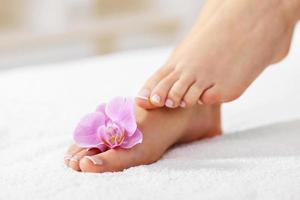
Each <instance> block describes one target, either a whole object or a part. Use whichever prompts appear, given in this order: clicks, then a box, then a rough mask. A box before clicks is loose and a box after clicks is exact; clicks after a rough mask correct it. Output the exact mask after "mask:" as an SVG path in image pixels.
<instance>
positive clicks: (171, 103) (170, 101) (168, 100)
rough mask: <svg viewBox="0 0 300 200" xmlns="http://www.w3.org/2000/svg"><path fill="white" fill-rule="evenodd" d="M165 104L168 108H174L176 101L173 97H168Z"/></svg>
mask: <svg viewBox="0 0 300 200" xmlns="http://www.w3.org/2000/svg"><path fill="white" fill-rule="evenodd" d="M165 106H167V107H168V108H173V107H174V102H173V101H172V100H171V99H167V101H166V103H165Z"/></svg>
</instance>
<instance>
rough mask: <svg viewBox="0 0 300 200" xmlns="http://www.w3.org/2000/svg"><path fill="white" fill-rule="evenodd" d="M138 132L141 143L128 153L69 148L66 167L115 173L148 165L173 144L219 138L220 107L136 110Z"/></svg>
mask: <svg viewBox="0 0 300 200" xmlns="http://www.w3.org/2000/svg"><path fill="white" fill-rule="evenodd" d="M136 119H137V124H138V128H139V129H140V130H141V131H142V133H143V142H142V143H141V144H138V145H136V146H134V147H133V148H131V149H128V150H126V149H110V150H108V151H105V152H103V153H101V152H100V151H99V150H98V149H90V150H88V149H85V148H80V147H78V146H76V145H75V144H73V145H71V146H70V147H69V149H68V151H67V153H66V156H65V164H66V165H67V166H68V167H70V168H72V169H74V170H76V171H82V172H96V173H99V172H115V171H122V170H124V169H127V168H129V167H133V166H138V165H144V164H151V163H153V162H155V161H157V160H159V159H160V158H161V156H162V155H163V154H164V153H165V152H166V151H167V150H168V149H169V148H170V147H171V146H173V145H174V144H181V143H186V142H191V141H195V140H199V139H202V138H208V137H213V136H217V135H220V134H221V122H220V106H219V105H213V106H200V105H195V106H193V107H191V108H187V109H172V110H170V109H167V108H162V109H155V110H152V111H149V110H145V109H143V108H140V107H136Z"/></svg>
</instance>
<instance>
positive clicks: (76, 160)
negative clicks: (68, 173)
mask: <svg viewBox="0 0 300 200" xmlns="http://www.w3.org/2000/svg"><path fill="white" fill-rule="evenodd" d="M79 160H80V158H79V157H78V156H73V157H72V158H71V159H70V161H73V162H78V161H79Z"/></svg>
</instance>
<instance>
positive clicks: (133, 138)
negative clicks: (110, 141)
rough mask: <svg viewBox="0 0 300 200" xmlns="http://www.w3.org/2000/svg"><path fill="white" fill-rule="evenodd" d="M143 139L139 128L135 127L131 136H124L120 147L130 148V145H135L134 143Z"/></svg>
mask: <svg viewBox="0 0 300 200" xmlns="http://www.w3.org/2000/svg"><path fill="white" fill-rule="evenodd" d="M142 140H143V134H142V132H141V131H140V130H139V129H136V131H135V132H134V134H133V135H132V136H131V137H128V138H125V140H124V141H123V143H122V144H121V145H120V147H122V148H124V149H130V148H131V147H133V146H135V145H136V144H140V143H142Z"/></svg>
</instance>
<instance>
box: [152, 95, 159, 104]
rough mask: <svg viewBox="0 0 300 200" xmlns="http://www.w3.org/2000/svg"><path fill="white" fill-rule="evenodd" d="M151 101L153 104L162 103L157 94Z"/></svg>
mask: <svg viewBox="0 0 300 200" xmlns="http://www.w3.org/2000/svg"><path fill="white" fill-rule="evenodd" d="M151 101H152V102H153V103H159V102H160V97H159V96H158V95H157V94H155V95H153V96H152V97H151Z"/></svg>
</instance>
